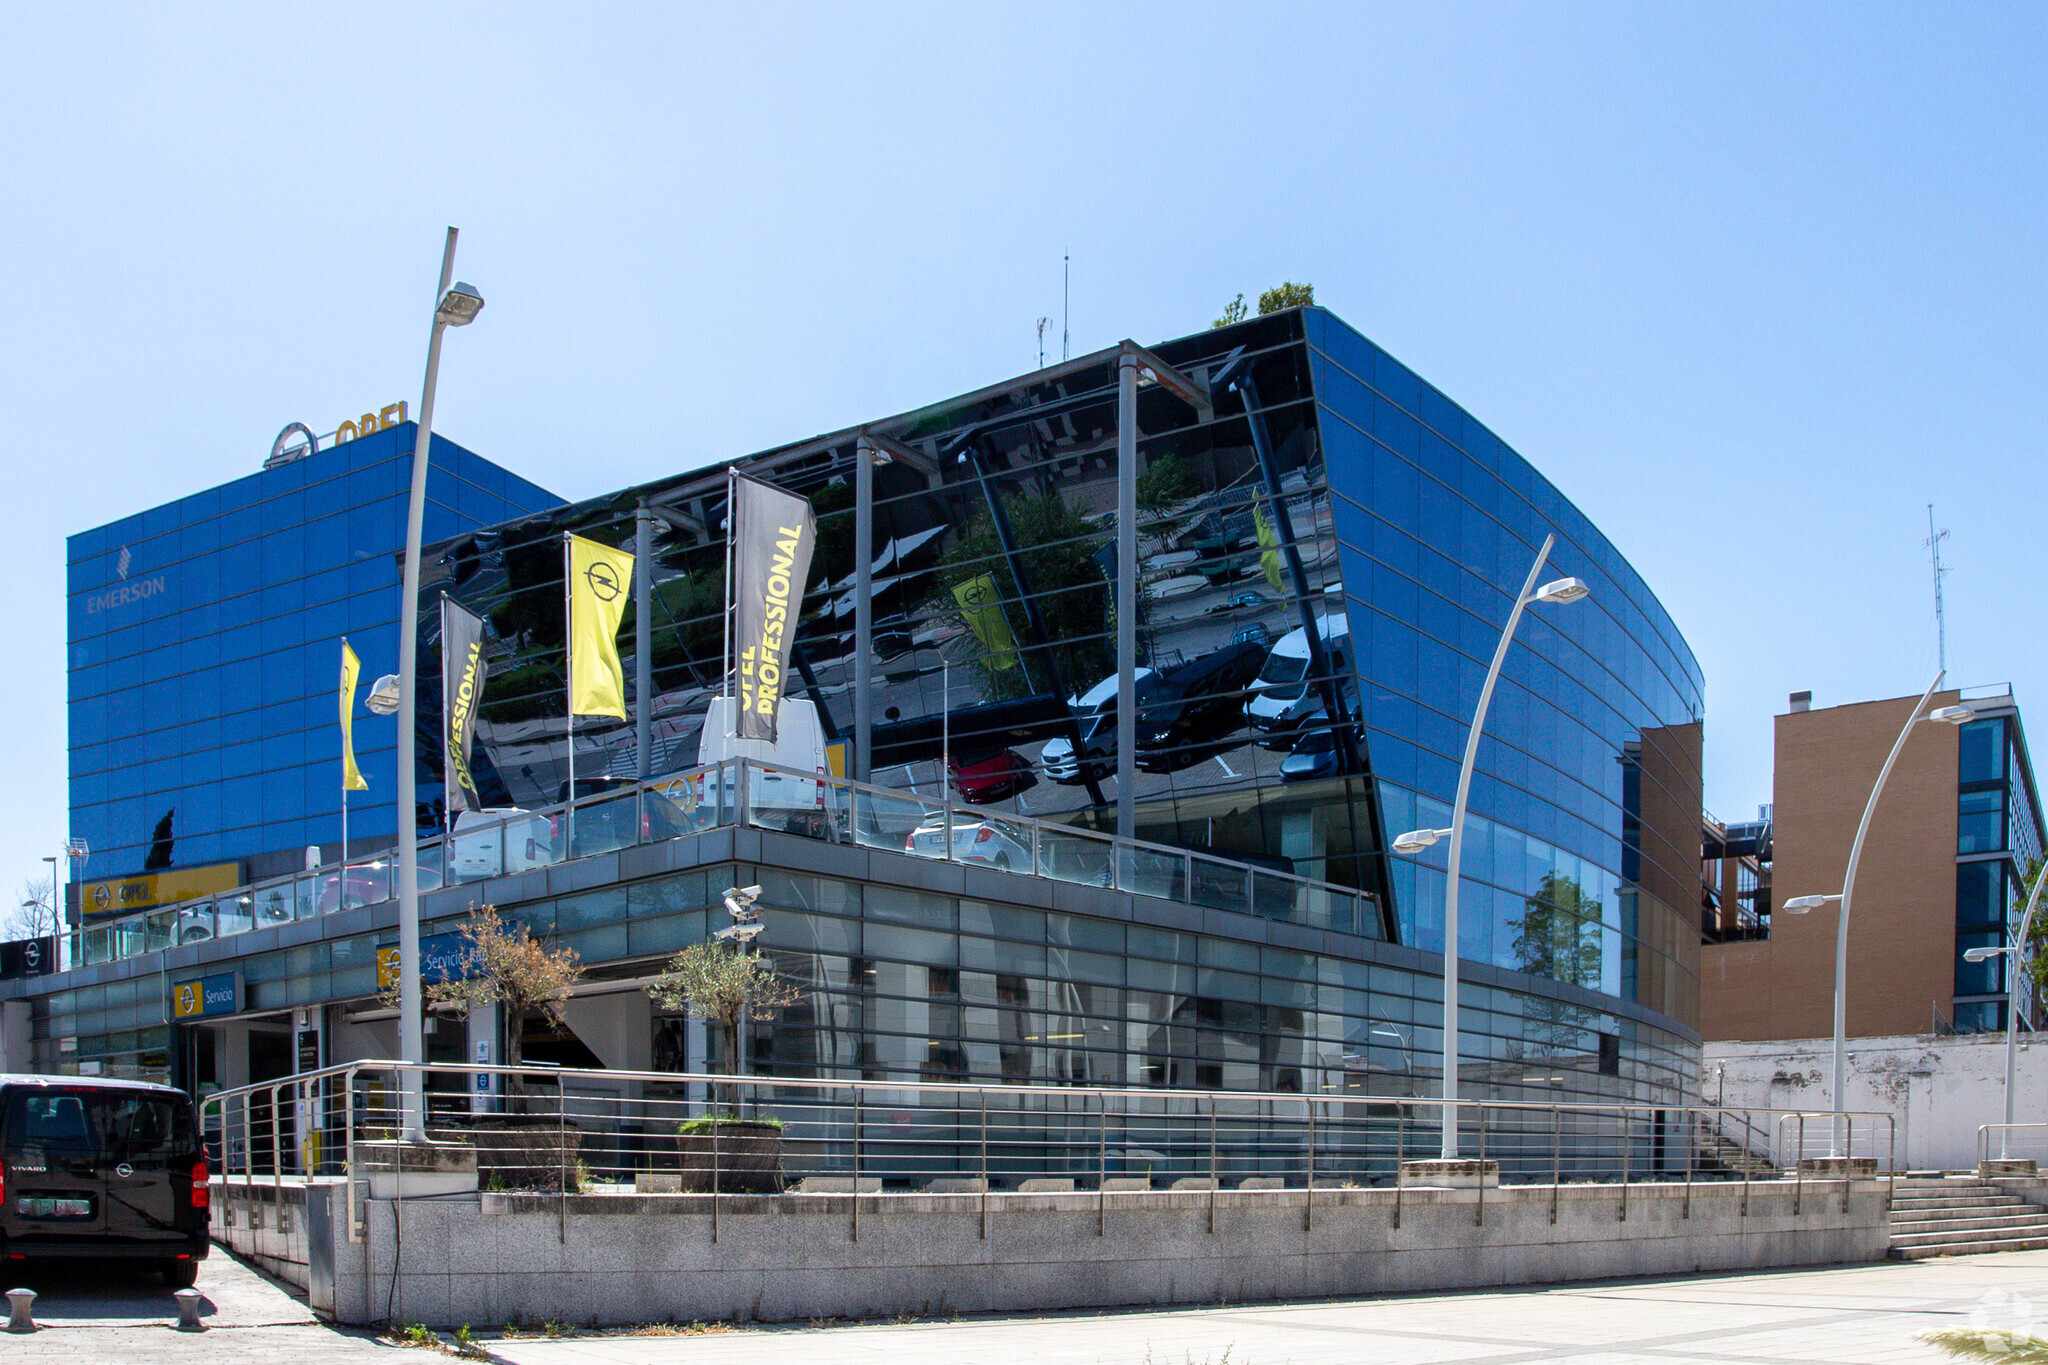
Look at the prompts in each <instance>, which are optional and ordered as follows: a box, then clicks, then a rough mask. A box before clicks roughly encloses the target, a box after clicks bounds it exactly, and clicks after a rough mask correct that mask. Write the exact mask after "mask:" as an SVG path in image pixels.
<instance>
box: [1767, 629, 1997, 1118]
mask: <svg viewBox="0 0 2048 1365" xmlns="http://www.w3.org/2000/svg"><path fill="white" fill-rule="evenodd" d="M1947 676H1948V670H1947V669H1942V670H1941V671H1940V672H1938V673H1936V674H1935V675H1934V681H1933V682H1931V683H1929V684H1927V690H1926V691H1925V692H1923V693H1921V694H1920V700H1919V701H1918V702H1917V703H1915V704H1914V706H1913V714H1912V715H1910V716H1907V717H1906V723H1905V725H1903V726H1902V727H1900V729H1899V737H1898V739H1896V740H1895V741H1893V743H1892V751H1891V753H1890V754H1888V755H1887V756H1886V757H1885V760H1884V766H1883V767H1882V768H1879V769H1878V770H1877V783H1876V785H1875V786H1873V787H1871V789H1870V799H1869V800H1868V801H1866V802H1864V804H1863V819H1862V820H1861V821H1860V822H1859V823H1858V824H1857V826H1856V841H1855V842H1854V843H1852V844H1850V845H1849V867H1848V870H1847V871H1846V872H1844V873H1843V875H1842V892H1841V894H1840V895H1838V896H1794V897H1792V898H1791V899H1790V900H1788V901H1786V902H1785V905H1784V910H1785V913H1786V914H1788V915H1803V914H1805V913H1806V912H1807V911H1809V910H1818V909H1819V908H1820V907H1821V906H1823V905H1826V904H1827V903H1828V902H1829V901H1839V902H1841V910H1840V912H1839V913H1838V914H1837V915H1836V917H1835V1121H1834V1123H1833V1124H1832V1125H1831V1129H1832V1137H1831V1138H1830V1145H1831V1150H1830V1151H1829V1153H1828V1155H1829V1156H1830V1157H1831V1158H1846V1157H1847V1156H1848V1155H1849V1153H1848V1152H1846V1151H1844V1150H1842V1147H1843V1139H1844V1128H1843V1122H1842V1114H1843V1111H1844V1109H1845V1108H1846V1107H1847V1096H1846V1095H1845V1094H1844V1093H1843V1087H1844V1079H1843V1066H1842V1046H1843V1042H1844V1040H1845V1039H1846V1038H1847V1036H1848V1030H1849V989H1848V986H1849V904H1850V896H1851V894H1852V893H1853V892H1854V891H1855V889H1856V864H1857V862H1858V861H1860V860H1861V859H1862V857H1863V840H1864V838H1865V837H1866V836H1867V835H1869V833H1870V817H1871V816H1873V815H1875V814H1876V813H1877V798H1878V797H1879V796H1880V795H1882V794H1883V792H1884V783H1885V779H1886V778H1888V777H1890V776H1891V775H1892V765H1893V764H1895V763H1897V762H1898V761H1899V753H1900V751H1901V750H1903V749H1904V748H1905V747H1906V739H1907V737H1908V736H1910V735H1911V734H1912V733H1913V725H1914V723H1915V722H1916V721H1923V720H1932V721H1939V722H1941V723H1942V724H1944V725H1966V724H1968V723H1969V722H1970V721H1973V720H1975V719H1976V718H1977V713H1976V712H1975V711H1972V710H1971V709H1970V708H1969V707H1967V706H1943V707H1940V708H1939V709H1937V710H1934V711H1929V712H1928V713H1927V714H1926V715H1924V716H1923V715H1921V714H1920V712H1921V711H1922V710H1924V709H1925V708H1926V706H1927V703H1928V701H1929V700H1930V699H1931V698H1932V697H1933V696H1934V693H1935V691H1936V689H1938V688H1939V687H1940V686H1941V680H1942V679H1943V678H1945V677H1947Z"/></svg>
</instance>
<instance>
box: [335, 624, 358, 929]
mask: <svg viewBox="0 0 2048 1365" xmlns="http://www.w3.org/2000/svg"><path fill="white" fill-rule="evenodd" d="M341 651H342V653H343V654H347V653H348V636H346V635H344V636H342V637H341ZM351 690H353V689H351ZM350 700H354V698H353V697H351V698H350ZM348 751H349V743H348V731H347V730H345V729H344V730H343V731H342V737H341V891H340V892H339V894H337V895H336V896H335V898H334V904H335V907H336V908H337V909H341V910H346V909H347V908H348Z"/></svg>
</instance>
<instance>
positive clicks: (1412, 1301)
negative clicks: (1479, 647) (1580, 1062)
mask: <svg viewBox="0 0 2048 1365" xmlns="http://www.w3.org/2000/svg"><path fill="white" fill-rule="evenodd" d="M17 1278H19V1277H17ZM28 1278H29V1279H30V1283H31V1287H33V1288H35V1289H37V1290H38V1291H39V1292H40V1294H41V1296H42V1297H41V1298H40V1299H39V1300H38V1302H37V1310H38V1311H37V1317H38V1320H39V1321H41V1322H42V1323H43V1324H45V1326H44V1330H42V1331H40V1332H38V1333H36V1334H35V1335H33V1336H19V1337H4V1338H0V1356H4V1357H5V1359H6V1360H7V1361H9V1362H12V1361H17V1360H19V1361H41V1360H69V1361H81V1362H82V1361H93V1362H118V1363H120V1365H125V1363H126V1362H130V1361H146V1362H156V1361H193V1362H200V1361H204V1362H206V1363H207V1365H329V1362H332V1365H364V1363H365V1362H372V1361H375V1362H381V1365H414V1362H418V1365H426V1363H427V1362H430V1361H435V1360H445V1359H448V1358H449V1357H447V1356H441V1355H434V1354H430V1353H427V1352H422V1351H416V1350H408V1349H405V1348H400V1347H396V1346H392V1345H389V1344H387V1343H383V1342H379V1341H375V1340H372V1339H370V1338H368V1337H367V1336H366V1335H365V1334H363V1333H360V1332H352V1331H339V1330H336V1329H334V1328H331V1327H326V1326H322V1325H319V1324H317V1323H315V1322H314V1320H313V1318H312V1315H311V1314H310V1313H308V1312H307V1311H306V1307H305V1304H304V1302H303V1300H299V1299H296V1298H294V1297H293V1296H292V1295H291V1293H290V1292H289V1291H288V1290H286V1289H285V1288H284V1287H282V1286H280V1285H279V1284H278V1283H277V1282H275V1281H272V1280H270V1279H267V1278H266V1277H264V1276H262V1275H260V1274H258V1273H257V1272H256V1271H254V1270H251V1269H250V1268H249V1267H248V1266H246V1265H244V1264H243V1263H241V1262H239V1261H237V1260H235V1259H234V1258H233V1257H232V1256H229V1255H227V1254H226V1253H225V1252H222V1251H220V1250H218V1249H217V1250H216V1251H215V1253H214V1255H213V1256H212V1257H211V1258H210V1259H209V1260H208V1261H207V1262H206V1263H205V1265H204V1266H203V1267H202V1268H201V1271H200V1279H199V1288H200V1290H201V1292H202V1293H204V1294H205V1296H206V1309H205V1313H204V1318H205V1321H206V1323H207V1327H208V1330H207V1331H205V1332H203V1333H198V1334H184V1333H179V1332H175V1331H172V1330H170V1327H169V1324H170V1323H171V1322H172V1321H174V1320H175V1318H176V1310H175V1306H174V1304H173V1303H172V1300H171V1294H170V1291H169V1290H168V1289H166V1288H164V1287H163V1286H162V1285H161V1284H158V1283H155V1282H154V1281H149V1280H136V1279H128V1280H122V1279H119V1278H116V1277H110V1276H108V1275H107V1274H106V1273H105V1272H104V1271H103V1270H101V1269H99V1268H85V1267H81V1268H79V1269H77V1270H73V1271H70V1272H68V1273H61V1274H59V1273H39V1274H34V1275H31V1276H29V1277H28ZM8 1287H12V1286H8ZM477 1326H478V1327H479V1328H485V1327H487V1326H489V1325H488V1324H483V1323H479V1324H477ZM1969 1327H1976V1328H1990V1329H1993V1330H2002V1331H2008V1332H2010V1331H2025V1330H2028V1329H2029V1328H2031V1329H2032V1330H2033V1331H2036V1332H2038V1333H2040V1334H2041V1335H2043V1336H2048V1252H2008V1253H2004V1254H2001V1255H1986V1256H1961V1257H1955V1258H1952V1259H1938V1260H1928V1261H1913V1262H1879V1263H1877V1264H1873V1265H1863V1266H1845V1267H1840V1268H1834V1269H1826V1270H1801V1271H1781V1272H1766V1273H1760V1274H1751V1275H1714V1276H1686V1277H1674V1278H1668V1279H1658V1280H1632V1281H1606V1282H1602V1283H1598V1284H1582V1285H1570V1286H1560V1287H1551V1288H1538V1289H1525V1290H1501V1291H1495V1292H1490V1293H1462V1294H1430V1295H1411V1296H1406V1297H1399V1298H1379V1299H1351V1300H1343V1301H1332V1300H1318V1301H1314V1302H1305V1303H1295V1304H1247V1305H1243V1306H1227V1305H1226V1306H1220V1307H1213V1308H1199V1309H1176V1310H1165V1311H1146V1312H1137V1311H1133V1312H1123V1313H1062V1314H1049V1315H1041V1316H1023V1317H1005V1318H963V1319H954V1320H949V1321H916V1322H908V1323H894V1322H891V1323H875V1324H872V1325H830V1326H808V1325H795V1326H749V1327H742V1328H738V1329H734V1330H728V1331H719V1332H714V1333H708V1334H703V1335H694V1336H651V1335H649V1336H639V1335H624V1334H613V1333H606V1334H594V1333H592V1334H584V1335H578V1336H568V1337H560V1338H546V1337H530V1336H522V1337H515V1338H498V1337H496V1334H495V1333H492V1334H490V1335H489V1336H487V1337H486V1339H485V1343H484V1344H485V1345H486V1346H487V1347H488V1348H489V1349H490V1351H491V1353H492V1355H493V1356H494V1357H495V1358H496V1359H497V1360H499V1361H501V1362H503V1363H504V1365H626V1363H627V1362H631V1365H839V1362H876V1363H877V1365H956V1362H961V1361H994V1362H997V1363H998V1365H1022V1363H1023V1362H1031V1365H1041V1363H1042V1365H1340V1363H1341V1365H1359V1362H1367V1363H1368V1365H1437V1363H1438V1362H1446V1363H1448V1362H1456V1365H1510V1363H1511V1362H1513V1363H1518V1362H1522V1361H1562V1362H1573V1363H1574V1365H1622V1363H1623V1362H1630V1361H1651V1362H1658V1363H1659V1365H1881V1363H1883V1365H1889V1362H1898V1361H1916V1362H1934V1361H1940V1360H1944V1359H1946V1357H1943V1356H1942V1355H1941V1354H1940V1353H1938V1352H1936V1351H1935V1350H1933V1349H1932V1348H1930V1347H1928V1346H1925V1345H1923V1344H1921V1343H1920V1342H1918V1341H1915V1340H1914V1336H1915V1334H1916V1333H1919V1332H1925V1331H1929V1330H1935V1329H1941V1328H1969Z"/></svg>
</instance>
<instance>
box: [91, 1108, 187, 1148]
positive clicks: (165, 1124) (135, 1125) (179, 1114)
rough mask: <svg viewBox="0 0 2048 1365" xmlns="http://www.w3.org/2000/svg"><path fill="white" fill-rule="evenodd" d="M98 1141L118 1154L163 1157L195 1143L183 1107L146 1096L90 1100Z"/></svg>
mask: <svg viewBox="0 0 2048 1365" xmlns="http://www.w3.org/2000/svg"><path fill="white" fill-rule="evenodd" d="M93 1110H94V1117H95V1118H96V1119H97V1120H98V1127H99V1130H100V1140H101V1142H102V1143H104V1144H105V1146H106V1149H107V1150H108V1151H109V1152H111V1153H113V1154H114V1155H115V1156H120V1157H130V1158H134V1157H165V1156H171V1155H173V1154H175V1153H177V1152H178V1151H180V1150H189V1149H190V1148H192V1147H193V1146H196V1145H197V1144H195V1143H194V1142H193V1141H192V1135H191V1132H190V1124H189V1123H188V1122H187V1121H186V1117H185V1113H184V1109H183V1106H181V1105H179V1104H178V1103H177V1102H176V1101H174V1100H169V1099H159V1098H156V1097H154V1096H149V1095H139V1096H127V1095H122V1096H113V1095H108V1096H102V1097H99V1098H97V1099H95V1101H94V1103H93Z"/></svg>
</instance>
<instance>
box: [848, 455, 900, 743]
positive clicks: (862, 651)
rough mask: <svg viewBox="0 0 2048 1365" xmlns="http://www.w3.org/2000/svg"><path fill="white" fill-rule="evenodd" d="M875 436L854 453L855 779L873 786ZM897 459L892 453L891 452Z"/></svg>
mask: <svg viewBox="0 0 2048 1365" xmlns="http://www.w3.org/2000/svg"><path fill="white" fill-rule="evenodd" d="M879 449H880V447H878V446H877V445H876V443H875V438H874V437H872V436H862V437H861V438H860V440H859V442H858V443H857V444H856V445H855V447H854V476H853V754H852V759H853V761H852V763H851V764H850V765H849V766H850V769H851V773H850V775H851V776H852V778H853V780H854V781H856V782H868V781H872V780H873V773H874V755H875V604H874V587H875V571H874V563H875V456H876V452H877V451H878V450H879ZM892 453H893V452H892Z"/></svg>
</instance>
